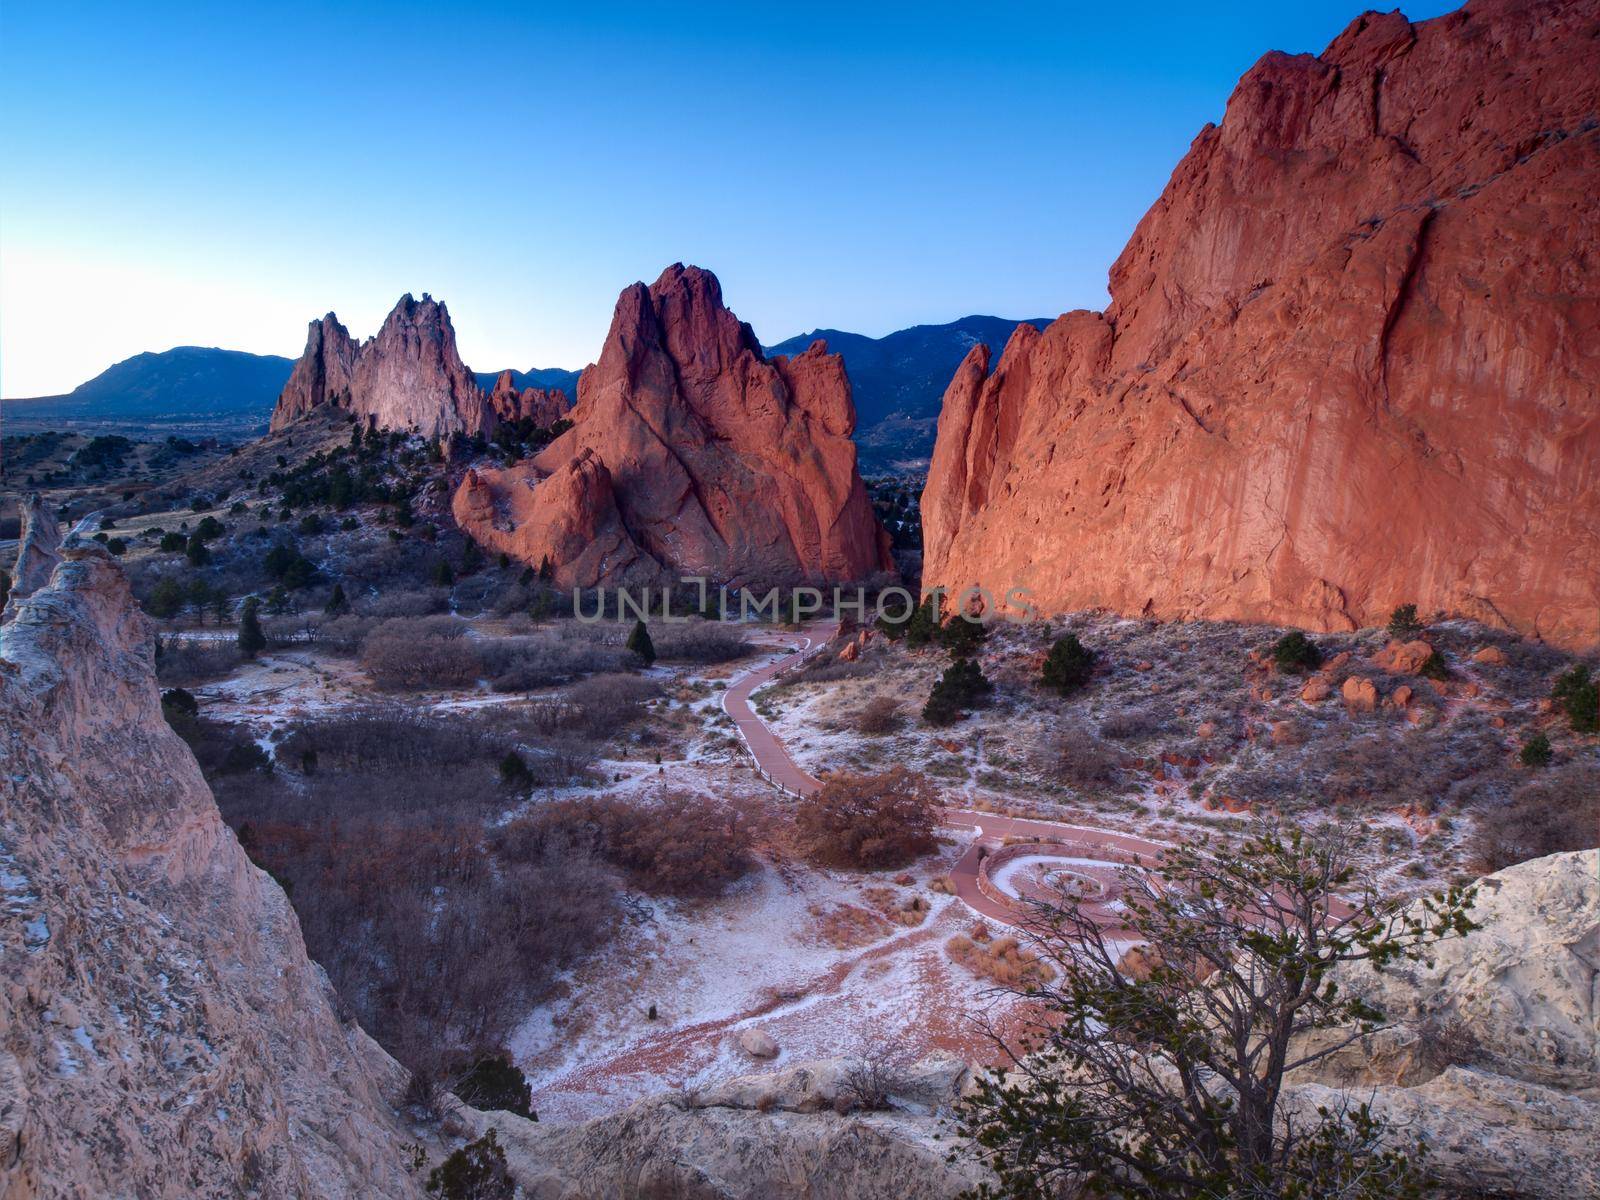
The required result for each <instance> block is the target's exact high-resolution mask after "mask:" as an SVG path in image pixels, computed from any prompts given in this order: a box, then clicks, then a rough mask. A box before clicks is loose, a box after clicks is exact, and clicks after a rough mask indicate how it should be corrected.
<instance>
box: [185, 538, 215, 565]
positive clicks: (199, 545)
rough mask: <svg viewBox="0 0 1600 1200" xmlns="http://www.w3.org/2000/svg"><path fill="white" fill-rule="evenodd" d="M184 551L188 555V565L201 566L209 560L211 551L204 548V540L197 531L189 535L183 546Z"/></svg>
mask: <svg viewBox="0 0 1600 1200" xmlns="http://www.w3.org/2000/svg"><path fill="white" fill-rule="evenodd" d="M184 553H185V554H187V555H188V556H189V565H190V566H192V567H203V566H205V565H206V564H207V563H208V562H210V561H211V551H210V550H208V549H207V548H206V540H205V538H203V537H201V536H200V535H199V534H198V533H195V534H191V535H190V536H189V544H188V545H187V546H186V547H185V548H184Z"/></svg>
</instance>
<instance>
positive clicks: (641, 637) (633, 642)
mask: <svg viewBox="0 0 1600 1200" xmlns="http://www.w3.org/2000/svg"><path fill="white" fill-rule="evenodd" d="M628 649H629V650H632V651H633V652H634V653H635V654H637V655H638V656H639V657H640V658H642V659H644V665H645V666H647V667H648V666H649V665H650V664H652V663H653V662H655V661H656V644H655V643H654V642H652V641H651V640H650V631H649V630H648V629H646V628H645V625H644V621H642V620H639V621H635V622H634V623H633V632H632V633H630V634H629V635H628Z"/></svg>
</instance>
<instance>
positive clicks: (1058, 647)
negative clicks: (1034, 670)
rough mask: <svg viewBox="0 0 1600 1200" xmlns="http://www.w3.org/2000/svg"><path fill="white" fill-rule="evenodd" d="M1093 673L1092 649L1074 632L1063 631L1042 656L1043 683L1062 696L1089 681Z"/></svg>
mask: <svg viewBox="0 0 1600 1200" xmlns="http://www.w3.org/2000/svg"><path fill="white" fill-rule="evenodd" d="M1093 673H1094V651H1092V650H1090V649H1088V648H1087V647H1086V646H1085V645H1084V644H1083V643H1082V642H1080V641H1079V640H1078V635H1077V634H1075V633H1064V634H1062V635H1061V636H1060V637H1058V638H1057V639H1056V640H1055V644H1054V645H1052V646H1051V647H1050V653H1049V654H1046V655H1045V657H1044V669H1043V671H1042V677H1043V680H1044V685H1045V687H1047V688H1051V689H1053V690H1055V691H1057V692H1060V693H1061V694H1062V695H1063V696H1065V695H1067V694H1068V693H1069V692H1075V691H1077V690H1078V689H1079V688H1081V687H1082V686H1083V685H1084V684H1086V683H1088V682H1089V676H1090V675H1092V674H1093Z"/></svg>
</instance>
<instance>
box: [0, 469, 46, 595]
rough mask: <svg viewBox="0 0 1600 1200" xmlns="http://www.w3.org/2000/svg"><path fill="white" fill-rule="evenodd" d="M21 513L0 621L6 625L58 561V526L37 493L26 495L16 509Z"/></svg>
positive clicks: (40, 586) (41, 585)
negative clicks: (7, 590) (9, 588)
mask: <svg viewBox="0 0 1600 1200" xmlns="http://www.w3.org/2000/svg"><path fill="white" fill-rule="evenodd" d="M18 507H19V508H20V509H21V513H22V529H21V535H20V536H19V537H18V539H17V560H16V563H15V564H14V565H13V566H12V568H11V591H10V594H9V596H8V597H7V600H6V607H5V612H4V614H3V615H0V620H7V621H9V620H10V619H11V617H12V614H13V613H14V612H15V611H16V609H17V607H18V605H20V604H21V603H22V601H23V600H24V599H25V598H27V597H28V596H31V595H32V594H33V593H34V592H36V591H38V590H39V589H40V588H42V587H43V586H44V585H45V584H46V583H48V582H49V581H50V572H52V571H54V570H55V569H56V563H58V562H60V561H61V556H60V553H59V548H60V546H61V522H60V521H59V520H58V519H57V517H56V512H55V509H53V508H51V507H50V505H48V504H47V503H45V499H44V497H43V496H41V495H40V494H39V493H38V492H29V493H28V494H27V495H26V496H24V497H23V498H22V503H21V504H20V505H19V506H18Z"/></svg>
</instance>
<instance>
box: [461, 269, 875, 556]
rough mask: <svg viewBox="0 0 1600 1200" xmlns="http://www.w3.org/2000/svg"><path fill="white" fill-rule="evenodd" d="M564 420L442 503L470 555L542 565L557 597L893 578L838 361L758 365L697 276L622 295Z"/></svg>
mask: <svg viewBox="0 0 1600 1200" xmlns="http://www.w3.org/2000/svg"><path fill="white" fill-rule="evenodd" d="M571 416H572V420H573V421H574V422H575V427H574V428H573V429H571V430H570V431H568V432H567V433H566V434H564V435H562V436H561V437H560V438H557V439H556V440H555V441H554V442H552V443H551V444H550V445H549V446H548V447H546V448H545V449H544V450H543V451H542V452H541V453H540V454H539V455H537V456H536V457H535V458H533V459H531V460H529V461H527V462H524V463H520V464H518V465H516V466H514V467H511V468H508V469H505V470H487V471H477V472H474V473H472V474H470V475H469V476H468V477H467V479H466V480H465V481H464V482H463V484H462V485H461V487H460V489H459V490H458V491H457V493H456V497H455V502H454V507H455V515H456V520H457V522H458V523H459V524H460V525H461V527H462V528H463V529H464V530H466V531H467V532H468V533H470V534H471V535H472V537H473V538H474V539H476V540H477V541H479V542H481V543H482V544H483V545H485V546H487V547H489V548H490V549H492V550H495V551H501V552H504V553H507V554H509V555H511V556H512V557H513V558H517V559H520V560H521V561H522V562H525V563H528V564H529V565H538V564H539V563H540V562H541V561H543V560H544V559H545V558H548V559H549V560H550V562H551V564H552V566H553V567H554V569H555V579H556V582H557V584H558V585H560V586H562V587H570V586H575V585H576V586H583V587H589V586H594V585H597V584H618V583H644V582H653V581H666V580H669V579H672V578H674V577H676V576H677V575H680V574H683V575H701V576H705V577H707V578H709V579H712V580H714V581H716V582H719V583H732V584H744V583H770V584H786V583H788V584H793V583H802V582H827V581H835V580H853V579H861V578H865V577H866V576H868V575H871V574H872V573H873V572H874V571H878V570H884V569H888V568H889V566H890V565H891V560H890V557H889V548H888V538H887V535H886V534H885V533H884V531H883V529H882V527H881V526H880V525H879V524H878V521H877V518H876V517H875V516H874V514H873V511H872V504H871V501H870V500H869V499H868V496H867V492H866V488H865V486H864V485H863V484H862V482H861V476H860V474H859V473H858V471H857V469H856V451H855V445H854V443H852V442H851V440H850V435H851V433H852V431H853V430H854V427H855V409H854V406H853V405H852V403H851V400H850V384H849V380H848V379H847V378H846V377H845V373H844V364H843V362H842V360H841V359H840V358H839V356H838V355H835V354H829V353H828V352H827V348H826V347H825V346H824V345H823V344H822V343H820V342H817V343H815V344H813V345H812V346H811V348H810V349H808V350H807V351H806V352H805V353H804V354H799V355H796V356H795V357H794V358H781V357H780V358H775V359H772V360H770V361H769V360H767V359H766V358H764V357H763V356H762V354H761V347H760V345H759V344H758V343H757V341H756V338H755V334H754V333H752V332H751V330H750V327H749V326H748V325H745V324H743V323H742V322H740V320H739V319H738V318H737V317H736V316H734V315H733V313H731V312H729V311H728V309H727V307H726V306H725V305H724V304H723V302H722V289H721V287H720V285H719V284H718V283H717V279H716V277H715V276H714V275H712V274H711V273H710V272H709V271H703V270H701V269H699V268H697V267H684V266H681V265H675V266H672V267H669V268H668V269H667V270H666V271H664V272H663V273H662V275H661V277H660V278H659V279H657V280H656V282H655V283H654V284H652V285H651V286H649V287H646V286H645V285H644V284H642V283H638V284H634V285H633V286H632V287H630V288H628V289H627V290H626V291H625V292H623V293H622V296H621V298H620V299H619V300H618V301H617V308H616V313H615V315H614V316H613V317H612V321H611V331H610V333H609V334H608V336H607V338H606V344H605V348H604V349H603V350H602V351H601V354H600V359H599V361H598V362H597V363H595V365H594V366H592V367H589V368H588V369H587V370H585V371H584V373H583V375H582V377H581V378H580V379H579V382H578V403H577V405H576V407H575V408H574V409H573V411H572V414H571ZM602 471H603V474H602ZM612 506H614V512H615V518H614V519H613V517H612V512H613V507H612ZM586 508H587V509H588V510H589V511H583V510H584V509H586ZM590 526H593V527H595V528H596V529H600V530H603V531H604V534H605V538H606V543H607V544H606V548H605V549H604V550H603V551H602V552H598V553H587V554H579V555H577V556H576V557H575V556H574V554H573V540H572V539H573V531H574V530H583V529H587V528H588V527H590Z"/></svg>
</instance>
